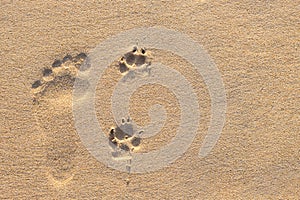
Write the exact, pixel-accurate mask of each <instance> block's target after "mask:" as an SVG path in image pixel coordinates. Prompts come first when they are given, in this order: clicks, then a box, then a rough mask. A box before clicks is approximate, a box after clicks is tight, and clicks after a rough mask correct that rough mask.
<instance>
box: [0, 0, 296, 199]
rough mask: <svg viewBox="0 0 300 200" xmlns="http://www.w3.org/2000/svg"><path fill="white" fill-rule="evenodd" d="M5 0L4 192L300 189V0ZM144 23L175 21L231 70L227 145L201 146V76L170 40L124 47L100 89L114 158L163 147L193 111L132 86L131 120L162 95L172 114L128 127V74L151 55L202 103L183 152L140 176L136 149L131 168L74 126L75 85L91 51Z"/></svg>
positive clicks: (91, 194) (175, 194) (159, 194)
mask: <svg viewBox="0 0 300 200" xmlns="http://www.w3.org/2000/svg"><path fill="white" fill-rule="evenodd" d="M0 7H1V9H0V22H1V26H0V34H1V40H0V58H1V59H0V60H1V73H0V85H1V91H0V96H1V99H0V103H1V104H0V105H1V107H0V111H1V115H0V122H1V123H0V131H1V133H0V160H1V162H0V177H1V181H0V199H299V198H300V149H299V148H300V134H299V133H300V129H299V127H300V126H299V125H300V119H299V116H300V113H299V107H300V103H299V95H300V91H299V86H300V81H299V78H300V53H299V49H300V24H299V21H300V19H299V12H300V7H299V1H277V0H275V1H267V0H266V1H246V0H242V1H223V0H221V1H215V0H204V1H200V0H199V1H197V0H187V1H127V0H125V1H114V2H110V1H89V0H87V1H52V0H47V1H29V0H28V1H27V0H24V1H19V0H11V1H10V0H1V1H0ZM140 27H163V28H167V29H172V30H176V31H177V32H181V33H184V34H186V35H188V36H189V37H190V38H192V39H193V40H194V41H195V42H197V43H199V44H201V45H202V47H203V48H204V49H205V50H206V52H207V53H208V54H209V55H210V57H211V58H212V60H213V61H214V63H215V65H216V66H217V67H218V69H219V72H220V74H221V77H222V80H223V83H224V87H225V91H226V102H227V110H226V121H225V125H224V128H223V131H222V134H221V136H220V138H219V140H218V142H217V144H216V146H215V147H214V148H213V150H212V151H211V152H210V153H209V154H208V155H207V156H206V157H204V158H201V157H198V153H199V149H200V147H201V144H202V142H203V140H204V138H205V136H206V133H207V130H208V128H209V127H208V126H209V125H208V124H209V120H210V117H211V113H210V109H211V100H210V96H209V91H208V88H207V85H206V84H205V82H204V80H203V77H201V76H200V75H199V74H198V73H197V71H196V70H195V69H194V68H193V65H191V63H190V62H188V61H187V60H185V59H183V58H182V57H180V56H178V55H175V54H173V53H172V52H170V51H166V50H162V49H151V48H150V49H147V47H138V48H137V49H129V50H128V51H124V52H123V53H122V54H120V55H119V57H118V58H116V60H115V61H114V62H112V63H111V64H110V65H109V66H107V68H106V69H105V71H104V72H103V75H102V77H99V81H98V82H97V88H96V92H95V114H96V116H97V119H98V121H99V125H100V127H101V128H102V130H103V131H104V132H105V133H106V136H107V142H108V141H111V146H112V149H115V150H116V152H114V154H113V155H114V156H116V155H117V157H118V153H119V152H118V150H120V149H123V150H124V151H125V152H123V153H125V154H126V155H127V156H129V157H130V155H131V154H135V153H146V152H151V151H154V150H158V149H160V148H161V147H163V146H165V145H167V144H168V143H169V142H170V141H171V140H172V138H174V137H175V135H176V130H177V128H178V126H179V125H180V122H181V119H180V114H181V112H180V104H179V102H178V99H177V97H176V95H175V94H174V93H173V92H172V91H171V90H170V89H169V88H167V87H166V86H163V85H159V84H148V85H144V86H142V87H140V88H139V89H138V90H137V91H135V92H134V93H133V95H132V96H131V98H130V117H131V119H127V116H124V118H125V119H124V121H123V123H121V125H122V126H125V127H127V128H130V127H131V126H130V123H131V120H134V121H135V122H136V123H137V124H139V125H140V126H144V125H146V124H147V123H149V121H150V118H149V115H148V111H149V108H150V107H151V106H152V105H154V104H160V105H162V106H163V107H164V108H165V112H166V119H165V123H164V124H163V127H162V128H161V130H160V132H159V133H158V134H156V135H154V136H152V137H150V138H142V139H141V138H140V136H139V135H138V134H139V133H138V132H137V134H134V135H126V134H124V133H123V132H122V131H121V130H119V129H120V128H119V127H117V126H116V123H115V122H114V120H113V119H114V118H113V113H112V109H111V106H112V102H111V97H112V93H113V91H114V87H115V85H116V84H117V83H118V81H119V80H120V79H121V78H122V77H124V76H126V77H129V75H132V74H134V75H137V76H143V77H144V76H148V75H149V74H150V71H149V70H150V68H148V67H150V64H151V62H152V63H155V62H159V63H162V64H164V65H165V66H168V67H170V68H172V69H174V70H176V71H177V72H179V73H180V74H181V75H182V76H184V77H185V79H186V80H188V81H189V83H190V84H191V86H192V87H193V88H194V90H195V91H194V93H195V97H196V98H197V100H198V102H199V109H200V110H201V120H200V121H199V125H198V130H197V134H196V137H195V138H194V140H193V142H192V144H191V145H190V146H189V147H188V148H187V151H186V152H185V153H184V154H182V155H181V157H179V158H178V159H177V160H176V161H175V162H173V163H171V164H169V165H168V166H165V167H164V168H162V169H159V170H155V171H149V172H147V173H138V174H136V173H128V172H130V170H131V167H132V165H133V163H131V160H128V161H127V163H126V166H125V165H124V169H126V170H127V172H122V171H118V170H116V169H112V168H110V167H108V166H107V165H106V164H105V163H103V162H100V161H98V160H97V159H96V158H95V157H94V156H93V155H92V154H91V153H90V152H89V151H88V150H87V148H86V147H85V145H84V143H83V142H82V140H81V139H80V137H79V135H78V133H77V131H76V128H75V122H74V116H73V113H72V92H73V85H74V81H75V78H76V77H77V76H78V74H79V73H81V72H80V66H82V63H84V62H86V60H87V59H88V58H86V56H87V55H86V54H88V52H90V51H91V50H92V49H94V48H95V47H96V46H97V45H98V44H99V43H101V42H102V41H104V40H105V39H107V38H110V37H111V36H112V35H115V34H118V33H121V32H123V31H125V30H130V29H133V28H140ZM160 42H161V41H160ZM137 43H138V41H137ZM132 45H133V46H134V45H138V44H132ZM124 48H131V47H124ZM143 48H145V49H143ZM107 52H108V54H109V49H108V50H107ZM148 53H149V56H148ZM150 54H151V56H150ZM100 65H101V63H100ZM139 66H143V67H144V68H139V69H140V71H137V70H136V68H137V67H139ZM86 67H88V65H86ZM154 69H155V66H154V65H153V70H154ZM81 70H83V71H84V70H89V69H81ZM136 72H139V73H136ZM130 73H132V74H130ZM166 73H168V72H166ZM129 78H130V77H129ZM174 79H176V77H174ZM127 120H128V121H127ZM189 131H190V130H189V129H188V128H187V129H186V134H189ZM183 140H184V138H182V141H183ZM180 147H181V146H179V147H178V148H180ZM120 162H121V161H120ZM150 168H151V166H150Z"/></svg>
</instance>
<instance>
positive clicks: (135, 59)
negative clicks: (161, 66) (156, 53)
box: [118, 47, 151, 81]
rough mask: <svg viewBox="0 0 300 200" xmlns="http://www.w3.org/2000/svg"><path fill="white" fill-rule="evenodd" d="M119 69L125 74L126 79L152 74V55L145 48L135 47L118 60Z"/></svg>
mask: <svg viewBox="0 0 300 200" xmlns="http://www.w3.org/2000/svg"><path fill="white" fill-rule="evenodd" d="M118 65H119V70H120V72H121V73H122V75H124V81H126V80H130V79H134V78H135V77H137V76H139V77H144V76H148V75H150V70H151V67H150V65H151V55H150V52H149V51H148V50H146V49H145V48H140V49H139V48H137V47H134V48H133V50H132V51H130V52H127V53H126V54H124V55H123V56H122V57H121V58H120V59H119V61H118Z"/></svg>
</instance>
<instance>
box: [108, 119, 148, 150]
mask: <svg viewBox="0 0 300 200" xmlns="http://www.w3.org/2000/svg"><path fill="white" fill-rule="evenodd" d="M142 133H143V131H136V130H135V128H134V126H133V124H132V123H131V120H130V118H128V119H122V123H121V125H120V126H118V127H113V128H111V130H110V133H109V141H110V143H111V144H112V147H113V148H114V150H115V152H114V153H113V155H114V156H116V154H118V152H119V151H120V150H123V151H125V152H134V151H136V150H138V149H139V145H140V143H141V138H140V135H141V134H142Z"/></svg>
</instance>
